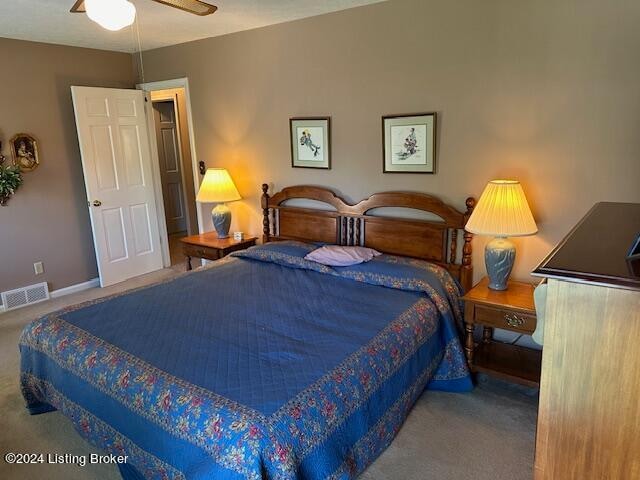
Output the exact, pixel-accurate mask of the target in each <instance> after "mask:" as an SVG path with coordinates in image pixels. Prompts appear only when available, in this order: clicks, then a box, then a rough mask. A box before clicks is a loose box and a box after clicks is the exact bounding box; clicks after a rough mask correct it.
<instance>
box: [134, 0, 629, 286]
mask: <svg viewBox="0 0 640 480" xmlns="http://www.w3.org/2000/svg"><path fill="white" fill-rule="evenodd" d="M639 19H640V3H639V2H637V0H628V1H615V2H602V1H600V0H587V1H585V0H575V1H568V0H564V1H557V0H544V1H542V0H536V1H525V0H519V1H513V0H502V1H498V0H487V1H477V0H456V1H441V0H391V1H389V2H384V3H380V4H376V5H372V6H367V7H362V8H357V9H353V10H348V11H343V12H338V13H334V14H329V15H325V16H321V17H315V18H309V19H305V20H300V21H296V22H292V23H287V24H281V25H276V26H272V27H266V28H262V29H258V30H253V31H248V32H241V33H237V34H232V35H228V36H224V37H218V38H213V39H207V40H202V41H197V42H192V43H188V44H183V45H179V46H174V47H168V48H163V49H159V50H155V51H149V52H145V54H144V67H145V68H144V70H145V73H146V79H145V80H146V81H152V80H164V79H170V78H177V77H183V76H187V77H189V81H190V87H191V98H192V104H193V115H194V124H195V135H196V144H197V156H198V158H199V159H203V160H206V162H207V164H208V165H209V166H225V167H228V168H229V170H230V172H231V174H232V176H233V178H234V179H235V180H236V183H237V184H238V188H239V190H240V192H241V194H242V195H243V196H244V197H245V200H244V201H242V202H237V203H235V204H232V208H233V209H234V211H235V214H236V215H235V219H236V221H235V225H234V226H233V228H240V229H242V230H245V231H251V232H254V233H256V232H260V229H261V222H260V211H259V208H258V202H259V198H258V194H259V186H260V184H261V183H262V182H263V181H268V182H273V183H274V184H275V187H276V188H277V189H279V188H281V187H284V186H286V185H290V184H299V183H308V184H319V185H328V186H332V187H335V188H336V189H337V190H338V191H340V192H341V193H342V194H344V195H346V196H347V197H348V198H349V199H352V200H359V199H361V198H363V197H365V196H366V195H369V194H371V193H373V192H376V191H382V190H391V189H394V190H395V189H400V190H415V191H422V192H430V193H434V194H437V195H440V196H442V197H443V198H444V199H445V200H446V201H448V202H451V203H453V204H455V205H456V206H458V207H459V208H463V206H464V199H465V197H466V196H467V195H470V194H472V195H475V196H479V195H480V193H481V192H482V189H483V187H484V185H485V183H486V182H487V181H488V180H490V179H492V178H497V177H514V178H517V179H520V180H521V181H522V182H523V184H524V188H525V191H526V193H527V195H528V198H529V201H530V203H531V205H532V208H533V211H534V215H535V217H536V219H537V221H538V225H539V228H540V234H539V235H537V236H535V237H529V238H524V239H520V240H518V241H517V243H518V256H519V258H518V259H517V261H516V271H515V275H516V276H517V277H520V278H527V276H528V272H529V271H530V270H531V269H532V268H533V267H534V266H535V265H536V264H537V262H538V261H539V260H540V259H541V258H542V257H543V256H544V255H545V254H546V253H547V252H548V251H549V250H550V248H551V247H552V245H553V244H554V243H556V242H557V241H558V240H560V239H561V238H562V236H564V234H565V233H566V232H567V231H568V230H569V228H570V227H571V226H572V225H573V224H574V223H575V222H576V221H577V220H578V219H579V218H580V217H581V216H582V215H583V214H584V213H585V212H586V211H587V210H588V209H589V208H590V207H591V206H592V205H593V203H595V202H597V201H601V200H612V201H628V202H629V201H633V202H639V201H640V188H639V184H640V135H639V134H638V132H639V128H640V62H638V59H637V52H638V49H639V48H640V28H638V20H639ZM434 110H435V111H437V112H438V114H439V119H438V127H439V132H438V157H437V162H438V173H437V175H410V174H382V173H381V170H382V160H381V142H382V140H381V132H380V130H381V126H380V122H381V120H380V117H381V116H382V115H384V114H392V113H403V112H416V111H417V112H420V111H434ZM304 115H330V116H331V117H332V135H333V148H332V163H333V168H332V170H330V171H313V170H306V169H292V168H291V166H290V154H289V134H288V118H289V117H292V116H304ZM485 242H486V239H485V238H478V239H477V241H476V242H475V246H476V252H477V254H476V257H475V258H476V261H475V266H476V274H477V275H483V274H484V266H483V260H482V253H481V249H482V248H483V246H484V243H485Z"/></svg>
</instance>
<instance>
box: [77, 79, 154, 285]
mask: <svg viewBox="0 0 640 480" xmlns="http://www.w3.org/2000/svg"><path fill="white" fill-rule="evenodd" d="M71 93H72V97H73V106H74V109H75V116H76V127H77V130H78V141H79V144H80V153H81V155H82V168H83V170H84V180H85V185H86V189H87V197H88V198H87V200H88V204H89V212H90V216H91V226H92V228H93V240H94V244H95V250H96V258H97V261H98V271H99V273H100V284H101V285H102V286H103V287H106V286H108V285H113V284H114V283H118V282H121V281H123V280H126V279H128V278H131V277H134V276H137V275H142V274H144V273H148V272H151V271H154V270H158V269H160V268H162V267H163V256H162V250H161V248H160V229H159V225H158V215H157V210H156V203H155V191H154V182H153V177H152V162H153V161H154V160H153V159H152V152H151V149H150V143H149V130H148V128H147V115H146V113H145V97H144V92H143V91H141V90H120V89H113V88H93V87H71ZM154 141H155V140H154ZM156 161H157V160H156Z"/></svg>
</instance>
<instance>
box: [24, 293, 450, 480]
mask: <svg viewBox="0 0 640 480" xmlns="http://www.w3.org/2000/svg"><path fill="white" fill-rule="evenodd" d="M435 313H436V312H435V308H434V307H433V304H431V303H430V302H429V301H428V300H427V299H420V300H418V301H417V302H416V303H415V304H414V305H413V306H412V307H411V308H410V309H409V310H407V311H405V312H404V313H403V314H402V315H400V317H398V318H397V319H396V320H394V321H393V322H391V324H389V325H388V326H387V327H386V328H385V329H384V330H383V331H382V332H380V333H379V334H378V335H377V336H376V337H375V338H374V339H373V340H372V341H371V342H370V343H369V344H368V345H366V346H365V347H363V348H362V349H361V350H359V351H358V352H356V353H355V354H353V355H352V356H350V357H349V358H347V359H346V360H345V361H343V362H342V363H341V364H340V365H339V366H338V367H337V368H335V369H334V370H333V371H331V372H330V373H328V374H326V375H325V376H324V377H322V378H321V379H320V380H319V381H318V382H316V384H314V385H312V386H311V387H309V388H307V389H306V390H305V391H303V392H302V393H301V394H299V395H297V396H296V397H295V398H294V399H293V400H292V401H290V402H289V403H288V404H287V405H286V406H285V407H283V408H282V409H280V410H279V411H278V412H276V414H274V415H273V416H271V417H268V418H267V417H264V416H263V415H262V414H260V413H258V412H256V411H254V410H252V409H249V408H247V407H244V406H242V405H240V404H238V403H236V402H234V401H232V400H229V399H227V398H225V397H222V396H220V395H217V394H215V393H212V392H209V391H208V390H205V389H202V388H201V387H198V386H196V385H192V384H190V383H187V382H185V381H183V380H181V379H178V378H176V377H173V376H171V375H170V374H168V373H166V372H163V371H161V370H159V369H157V368H156V367H153V366H152V365H149V364H147V363H145V362H144V361H142V360H140V359H138V358H136V357H134V356H132V355H130V354H128V353H126V352H124V351H122V350H120V349H118V348H117V347H115V346H113V345H111V344H108V343H106V342H104V341H103V340H101V339H99V338H97V337H94V336H93V335H91V334H89V333H88V332H86V331H84V330H82V329H80V328H78V327H76V326H74V325H71V324H69V323H68V322H66V321H64V320H62V319H60V318H58V317H57V316H56V315H49V316H47V317H44V318H42V319H40V320H38V321H36V322H34V323H32V324H31V325H30V326H29V327H28V328H27V329H26V330H25V331H24V333H23V336H22V338H21V340H20V344H21V345H24V346H27V347H29V348H31V349H33V350H36V351H39V352H41V353H43V354H45V355H46V356H47V357H49V358H50V359H51V360H53V361H54V362H55V363H56V364H58V365H59V366H60V367H62V368H64V369H65V370H68V371H70V372H72V373H74V374H75V375H77V376H78V377H80V378H82V379H83V380H84V381H86V382H88V383H90V384H91V385H92V386H93V387H94V388H96V389H97V390H99V391H100V392H102V393H104V394H106V395H108V396H110V397H111V398H114V399H116V400H117V401H119V402H120V403H121V404H123V405H125V406H126V407H127V408H129V409H130V410H132V411H133V412H135V413H136V414H138V415H140V416H141V417H143V418H145V419H147V420H150V421H152V422H153V423H155V424H156V425H158V426H160V427H161V428H163V429H164V430H165V431H167V432H170V433H172V434H173V435H175V436H177V437H178V438H181V439H183V440H185V441H187V442H190V443H191V444H194V445H196V446H198V447H200V448H202V449H203V450H205V451H206V452H208V453H209V454H210V455H211V457H212V459H213V460H214V461H215V462H216V463H218V464H219V465H222V466H224V467H226V468H229V469H231V470H233V471H235V472H238V473H241V474H243V475H245V476H246V477H247V478H250V479H258V478H260V475H259V473H258V472H260V466H259V465H258V463H259V461H260V458H261V455H265V457H264V458H263V459H264V460H265V461H267V462H268V463H270V464H271V468H272V469H271V471H270V474H271V475H272V476H273V478H275V479H290V478H295V475H296V474H295V472H296V470H297V468H298V465H299V464H300V462H301V461H302V460H303V458H304V455H305V454H306V453H307V452H308V451H309V450H310V449H312V448H313V447H314V446H317V445H318V444H320V443H321V442H322V441H323V440H324V439H325V438H326V436H327V435H328V433H329V432H330V431H333V430H334V429H335V428H337V427H338V426H339V425H340V424H341V423H343V422H344V421H345V420H346V418H347V417H348V416H349V415H350V414H351V413H352V412H353V411H354V410H355V409H357V408H358V407H360V406H361V405H362V404H364V402H365V401H366V400H367V398H368V396H369V394H371V393H372V392H373V391H375V389H376V388H377V387H378V386H379V385H380V384H382V383H383V382H384V381H385V380H386V379H388V378H389V376H391V375H392V374H393V373H394V372H395V371H396V370H397V368H399V366H400V365H402V363H403V362H404V361H405V360H406V359H407V358H409V357H410V356H411V355H412V354H413V353H415V351H417V350H418V348H420V346H421V345H422V344H423V343H424V342H425V341H426V340H428V339H429V338H430V336H431V335H432V334H433V332H434V330H435V328H436V325H437V319H436V315H435ZM390 338H393V341H394V344H395V345H396V347H394V348H392V349H387V348H386V345H385V342H389V340H390ZM441 358H442V356H438V362H439V361H440V359H441ZM356 366H357V368H356ZM374 378H376V379H377V380H378V381H376V382H374V381H373V379H374ZM23 388H24V389H26V391H29V389H30V386H29V385H28V384H26V385H25V384H23ZM362 391H363V392H365V395H361V394H359V392H362ZM38 400H39V401H41V402H47V403H53V402H54V401H55V400H52V401H51V402H50V401H49V398H48V397H47V396H44V397H38ZM303 405H306V407H305V408H302V406H303ZM54 406H55V405H54ZM398 421H399V422H400V423H401V419H399V420H398ZM283 423H285V424H287V431H292V430H297V431H298V432H299V433H301V432H302V431H303V430H304V429H305V428H309V426H311V425H313V429H314V433H316V435H315V436H310V437H309V436H305V437H302V435H301V438H300V443H299V444H298V445H295V446H294V445H292V444H290V443H289V442H288V441H287V440H286V438H285V437H284V436H283V435H282V434H281V432H279V430H278V428H277V427H278V426H281V425H282V424H283ZM319 432H323V433H324V435H320V434H319ZM294 436H295V435H294ZM221 439H224V445H226V446H227V448H225V449H221V448H220V445H221V442H220V440H221ZM263 439H264V440H266V441H267V445H268V447H267V448H266V449H265V445H264V444H263V443H261V442H262V440H263Z"/></svg>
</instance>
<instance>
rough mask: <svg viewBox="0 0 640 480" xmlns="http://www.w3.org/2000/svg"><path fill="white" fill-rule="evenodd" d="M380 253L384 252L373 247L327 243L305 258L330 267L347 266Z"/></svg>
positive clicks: (364, 260) (366, 260)
mask: <svg viewBox="0 0 640 480" xmlns="http://www.w3.org/2000/svg"><path fill="white" fill-rule="evenodd" d="M378 255H382V254H381V253H380V252H378V251H377V250H374V249H373V248H367V247H345V246H341V245H326V246H324V247H320V248H318V249H316V250H314V251H313V252H310V253H308V254H307V255H306V256H305V257H304V258H305V260H311V261H312V262H318V263H321V264H323V265H328V266H330V267H347V266H349V265H357V264H358V263H363V262H368V261H369V260H371V259H372V258H373V257H377V256H378Z"/></svg>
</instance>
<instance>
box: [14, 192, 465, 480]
mask: <svg viewBox="0 0 640 480" xmlns="http://www.w3.org/2000/svg"><path fill="white" fill-rule="evenodd" d="M295 198H305V199H310V200H315V201H320V202H323V203H325V204H327V205H329V206H330V209H329V210H317V209H311V208H301V207H296V206H289V205H288V201H289V200H291V199H295ZM262 207H263V214H264V224H263V227H264V236H263V242H264V243H263V245H260V246H256V247H252V248H251V249H248V250H245V251H241V252H236V253H234V254H233V255H232V256H230V257H227V258H225V259H223V260H220V261H217V262H215V263H212V264H210V265H208V266H206V267H204V268H202V269H199V270H196V271H193V272H187V273H185V274H183V275H180V276H179V277H177V278H175V279H172V280H170V281H166V282H162V283H159V284H155V285H152V286H149V287H144V288H141V289H137V290H134V291H129V292H126V293H124V294H120V295H116V296H111V297H107V298H104V299H99V300H95V301H92V302H88V303H85V304H81V305H77V306H73V307H70V308H67V309H65V310H62V311H59V312H55V313H52V314H49V315H46V316H44V317H42V318H40V319H38V320H36V321H34V322H33V323H31V324H30V325H28V326H27V327H26V328H25V330H24V332H23V334H22V337H21V340H20V350H21V385H22V392H23V395H24V397H25V399H26V403H27V408H28V409H29V411H30V412H31V413H33V414H38V413H44V412H48V411H51V410H59V411H61V412H62V413H63V414H64V415H65V416H67V417H68V418H70V419H71V421H72V422H73V424H74V426H75V428H76V430H77V431H78V432H79V433H80V434H81V435H82V436H83V437H84V438H85V439H86V440H88V441H89V442H90V443H92V444H94V445H95V446H97V447H99V448H101V449H103V450H104V451H106V452H108V453H110V454H113V455H119V456H121V457H123V458H124V457H125V456H126V462H125V463H121V464H119V465H118V467H119V468H120V472H121V474H122V476H123V478H125V479H139V478H147V479H155V478H159V479H165V478H166V479H204V478H216V479H241V478H248V479H255V480H262V479H301V480H302V479H314V480H315V479H333V478H335V479H338V478H339V479H347V478H354V477H356V476H357V475H358V474H360V473H361V472H362V471H363V470H364V469H365V468H366V467H367V466H368V465H369V464H370V463H371V462H372V461H373V460H375V458H377V456H378V455H379V454H380V453H381V452H382V451H383V450H384V449H385V448H386V447H387V446H388V445H389V443H390V442H391V441H392V439H393V438H394V436H395V434H396V433H397V431H398V430H399V428H400V426H401V425H402V423H403V421H404V419H405V418H406V416H407V415H408V412H409V410H410V409H411V407H412V406H413V404H414V402H415V401H416V400H417V398H418V397H419V396H420V395H421V393H422V392H423V390H424V389H425V388H430V389H441V390H448V391H460V392H464V391H468V390H470V389H471V388H472V383H471V380H470V376H469V372H468V369H467V366H466V362H465V357H464V352H463V347H462V346H461V344H460V341H459V333H460V329H461V325H462V310H461V304H460V296H461V293H462V291H463V290H464V289H465V288H468V284H469V283H470V279H471V243H470V242H471V235H470V234H469V233H467V232H464V233H463V239H464V240H463V242H462V243H463V246H462V252H463V254H462V257H463V258H462V262H460V263H458V262H456V255H457V252H458V250H459V249H458V242H457V239H458V230H463V228H464V225H465V223H466V219H467V218H468V216H469V214H470V213H471V210H472V208H473V200H472V199H469V200H468V201H467V211H466V212H463V213H461V212H458V211H457V210H456V209H454V208H453V207H450V206H447V205H446V204H444V203H443V202H441V201H440V200H438V199H436V198H434V197H430V196H427V195H424V194H416V193H383V194H377V195H374V196H372V197H370V198H369V199H367V200H365V201H363V202H360V203H359V204H356V205H350V204H348V203H347V202H345V201H344V200H342V199H341V198H340V197H338V196H337V195H335V194H334V193H333V192H331V191H330V190H328V189H324V188H319V187H307V186H304V187H300V186H298V187H289V188H286V189H284V190H282V191H281V192H278V193H277V194H275V195H273V196H270V195H269V194H268V188H267V186H266V185H264V186H263V198H262ZM378 207H404V208H413V209H418V210H423V211H426V212H431V213H434V214H436V215H437V216H438V218H439V219H438V220H433V221H424V220H408V219H398V218H389V217H379V216H374V215H371V214H370V211H371V210H372V209H375V208H378ZM454 232H455V233H454ZM390 239H393V240H394V241H393V242H390V241H389V240H390ZM318 243H338V244H344V245H363V246H365V245H366V246H371V247H373V248H376V249H378V250H380V251H382V252H384V253H385V254H384V255H382V256H379V257H376V258H375V259H374V260H372V261H370V262H368V263H364V264H360V265H354V266H350V267H335V268H332V267H326V266H323V265H320V264H317V263H315V262H310V261H308V260H305V259H304V256H305V255H306V254H307V253H308V252H310V251H312V250H313V249H314V248H316V247H317V245H318Z"/></svg>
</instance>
